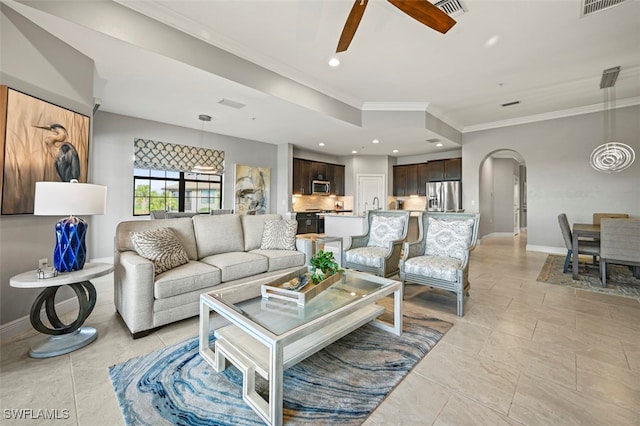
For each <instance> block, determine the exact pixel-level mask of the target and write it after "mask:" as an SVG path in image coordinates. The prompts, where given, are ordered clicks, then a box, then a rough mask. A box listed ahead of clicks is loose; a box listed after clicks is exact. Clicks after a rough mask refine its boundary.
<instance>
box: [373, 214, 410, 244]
mask: <svg viewBox="0 0 640 426" xmlns="http://www.w3.org/2000/svg"><path fill="white" fill-rule="evenodd" d="M403 232H404V217H400V216H398V217H388V216H376V215H374V216H373V219H371V229H370V230H369V242H368V243H367V246H369V247H387V246H388V245H389V244H388V243H389V241H394V240H399V239H400V238H402V234H403Z"/></svg>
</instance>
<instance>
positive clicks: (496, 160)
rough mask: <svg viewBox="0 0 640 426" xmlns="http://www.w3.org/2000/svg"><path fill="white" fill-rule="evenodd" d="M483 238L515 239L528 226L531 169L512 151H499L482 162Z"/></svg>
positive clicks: (480, 230)
mask: <svg viewBox="0 0 640 426" xmlns="http://www.w3.org/2000/svg"><path fill="white" fill-rule="evenodd" d="M478 173H479V179H478V182H479V194H478V196H479V200H478V207H479V211H480V217H481V220H480V229H479V232H478V236H479V237H480V238H483V237H488V236H494V237H513V236H515V235H518V234H519V233H520V232H521V231H523V230H526V227H527V167H526V163H525V160H524V157H523V156H522V155H521V154H520V153H519V152H517V151H514V150H512V149H499V150H495V151H493V152H490V153H489V154H487V155H486V156H485V157H484V158H483V159H482V161H481V162H480V167H479V170H478Z"/></svg>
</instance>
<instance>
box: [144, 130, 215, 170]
mask: <svg viewBox="0 0 640 426" xmlns="http://www.w3.org/2000/svg"><path fill="white" fill-rule="evenodd" d="M133 143H134V152H135V161H134V166H135V167H137V168H140V169H156V170H171V171H174V172H193V171H196V170H198V171H197V173H216V174H221V173H223V172H224V151H218V150H215V149H207V148H198V147H196V146H187V145H177V144H173V143H167V142H158V141H152V140H149V139H139V138H136V139H134V142H133Z"/></svg>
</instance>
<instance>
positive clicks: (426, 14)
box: [388, 0, 456, 34]
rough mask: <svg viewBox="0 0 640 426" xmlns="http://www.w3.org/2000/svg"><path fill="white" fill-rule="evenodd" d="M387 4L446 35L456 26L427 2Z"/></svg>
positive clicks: (401, 0) (391, 0) (406, 0)
mask: <svg viewBox="0 0 640 426" xmlns="http://www.w3.org/2000/svg"><path fill="white" fill-rule="evenodd" d="M388 1H389V3H391V4H392V5H394V6H395V7H397V8H398V9H400V10H401V11H403V12H404V13H406V14H407V15H409V16H411V17H412V18H413V19H415V20H417V21H420V22H422V23H423V24H425V25H426V26H427V27H430V28H433V29H434V30H436V31H438V32H441V33H442V34H444V33H446V32H447V31H449V30H450V29H451V27H453V26H454V25H455V24H456V21H455V20H454V19H453V18H452V17H450V16H449V15H447V14H446V13H444V12H443V11H442V10H440V9H439V8H438V7H436V6H434V5H433V4H432V3H431V2H429V1H428V0H388Z"/></svg>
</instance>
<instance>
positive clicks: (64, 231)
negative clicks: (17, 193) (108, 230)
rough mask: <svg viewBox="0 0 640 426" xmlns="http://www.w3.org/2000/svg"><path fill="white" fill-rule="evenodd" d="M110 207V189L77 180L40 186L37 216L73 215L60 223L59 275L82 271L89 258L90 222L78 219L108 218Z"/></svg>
mask: <svg viewBox="0 0 640 426" xmlns="http://www.w3.org/2000/svg"><path fill="white" fill-rule="evenodd" d="M106 204H107V187H106V186H102V185H93V184H89V183H78V181H76V180H75V179H74V180H72V181H71V182H36V195H35V201H34V209H33V214H34V215H36V216H61V215H69V216H68V217H65V218H64V219H61V220H60V221H59V222H58V223H56V246H55V249H54V250H53V266H54V268H55V269H56V270H57V271H58V272H71V271H78V270H80V269H82V268H83V267H84V262H85V260H86V258H87V248H86V245H85V236H86V234H87V227H88V226H87V222H86V221H85V220H84V219H82V218H80V217H76V216H74V215H76V214H77V215H93V214H104V213H105V207H106Z"/></svg>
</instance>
